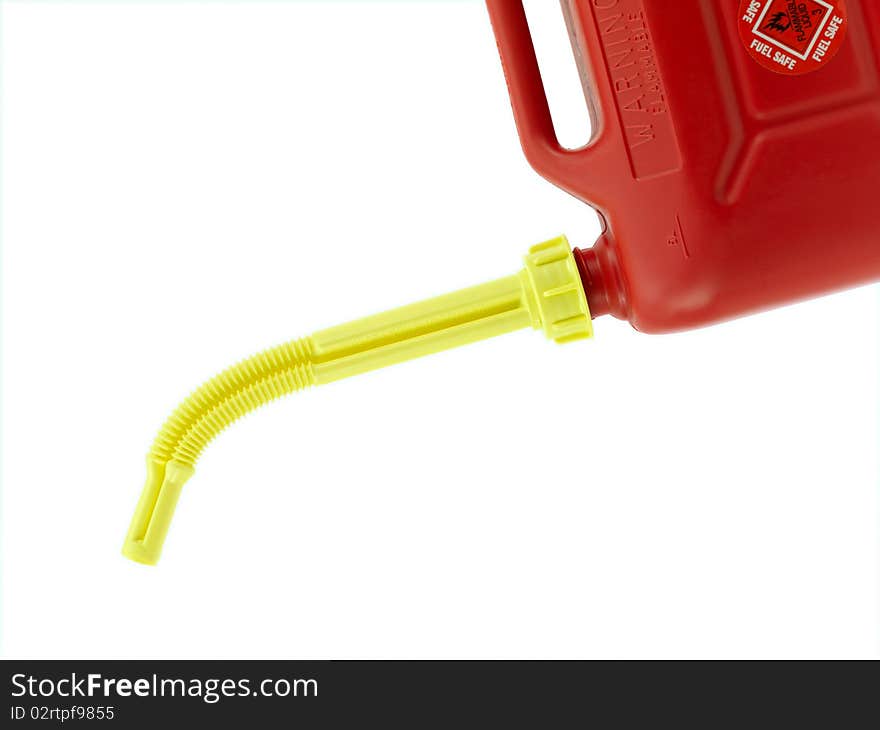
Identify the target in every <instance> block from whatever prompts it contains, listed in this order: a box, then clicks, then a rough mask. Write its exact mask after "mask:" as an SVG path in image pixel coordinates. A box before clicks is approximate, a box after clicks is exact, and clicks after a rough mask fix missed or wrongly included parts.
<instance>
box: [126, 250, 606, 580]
mask: <svg viewBox="0 0 880 730" xmlns="http://www.w3.org/2000/svg"><path fill="white" fill-rule="evenodd" d="M526 327H533V328H535V329H544V331H545V332H546V334H547V336H548V337H550V338H551V339H553V340H555V341H557V342H568V341H570V340H576V339H583V338H587V337H590V336H592V323H591V320H590V312H589V308H588V306H587V300H586V296H585V295H584V290H583V287H582V285H581V281H580V276H579V275H578V270H577V265H576V264H575V261H574V258H573V256H572V254H571V250H570V248H569V245H568V241H566V239H565V238H557V239H553V240H551V241H547V242H546V243H542V244H539V245H537V246H534V247H533V248H532V249H531V250H530V251H529V253H528V255H527V256H526V257H525V268H524V269H523V270H522V271H520V273H518V274H514V275H513V276H508V277H505V278H503V279H498V280H496V281H492V282H489V283H487V284H482V285H480V286H474V287H470V288H468V289H463V290H461V291H458V292H455V293H453V294H447V295H445V296H441V297H436V298H434V299H428V300H426V301H423V302H419V303H417V304H410V305H409V306H405V307H400V308H399V309H394V310H391V311H389V312H384V313H382V314H377V315H374V316H372V317H365V318H364V319H359V320H356V321H354V322H350V323H348V324H343V325H339V326H338V327H331V328H329V329H325V330H321V331H320V332H316V333H314V334H313V335H311V336H310V337H305V338H303V339H301V340H294V341H292V342H288V343H286V344H284V345H280V346H279V347H275V348H272V349H270V350H266V351H264V352H261V353H260V354H258V355H255V356H254V357H252V358H250V359H248V360H245V361H243V362H241V363H239V364H238V365H235V366H233V367H231V368H229V369H228V370H225V371H224V372H222V373H220V375H218V376H216V377H214V378H212V379H211V380H209V381H208V382H206V383H205V384H204V385H202V386H201V387H200V388H198V389H197V390H195V391H194V392H193V393H192V394H191V395H190V396H189V398H187V399H186V400H185V401H184V402H183V403H182V404H181V405H180V406H179V407H178V408H177V410H176V411H174V413H173V414H172V415H171V416H170V418H169V419H168V420H167V421H166V422H165V425H164V426H163V427H162V430H161V431H160V432H159V435H158V436H157V437H156V440H155V441H154V442H153V446H152V448H151V449H150V452H149V454H148V456H147V482H146V484H145V485H144V489H143V492H142V493H141V498H140V500H139V502H138V505H137V508H136V509H135V514H134V517H133V518H132V521H131V526H130V527H129V530H128V534H127V536H126V538H125V543H124V545H123V548H122V553H123V555H125V556H126V557H128V558H131V559H132V560H135V561H137V562H140V563H146V564H149V565H155V564H156V562H158V560H159V556H160V554H161V551H162V545H163V543H164V541H165V536H166V535H167V533H168V528H169V526H170V524H171V518H172V516H173V514H174V508H175V507H176V505H177V500H178V498H179V496H180V492H181V490H182V488H183V485H184V483H185V482H186V481H187V479H189V478H190V477H191V476H192V474H193V472H194V468H195V462H196V460H197V459H198V457H199V455H200V454H201V452H202V451H203V450H204V448H205V447H206V446H207V445H208V443H209V442H210V441H211V439H213V438H214V437H215V436H216V435H217V434H218V433H220V431H222V430H223V429H224V428H226V427H227V426H228V425H229V424H231V423H232V422H233V421H235V420H237V419H238V418H240V417H241V416H243V415H244V414H246V413H248V412H250V411H252V410H255V409H256V408H258V407H259V406H261V405H263V404H265V403H268V402H269V401H271V400H274V399H276V398H279V397H280V396H282V395H286V394H287V393H292V392H293V391H296V390H300V389H302V388H305V387H307V386H309V385H320V384H324V383H330V382H333V381H334V380H340V379H342V378H347V377H349V376H351V375H357V374H359V373H365V372H368V371H370V370H375V369H377V368H381V367H385V366H386V365H393V364H395V363H399V362H404V361H406V360H412V359H413V358H416V357H421V356H422V355H429V354H431V353H435V352H440V351H441V350H447V349H450V348H453V347H458V346H459V345H465V344H468V343H471V342H477V341H479V340H484V339H488V338H489V337H494V336H496V335H501V334H504V333H506V332H513V331H515V330H519V329H524V328H526Z"/></svg>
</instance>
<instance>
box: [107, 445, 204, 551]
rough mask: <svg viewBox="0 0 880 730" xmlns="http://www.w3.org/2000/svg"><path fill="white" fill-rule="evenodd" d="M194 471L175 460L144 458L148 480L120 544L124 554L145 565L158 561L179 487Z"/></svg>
mask: <svg viewBox="0 0 880 730" xmlns="http://www.w3.org/2000/svg"><path fill="white" fill-rule="evenodd" d="M194 471H195V470H194V469H193V468H192V467H191V466H188V465H185V464H179V463H178V462H176V461H169V462H168V463H167V464H161V463H159V462H156V461H152V460H150V459H148V460H147V481H146V484H144V489H143V491H142V492H141V498H140V500H139V501H138V505H137V508H136V509H135V512H134V517H133V518H132V520H131V525H130V526H129V528H128V534H127V535H126V537H125V542H124V543H123V545H122V554H123V555H124V556H125V557H126V558H128V559H129V560H134V561H135V562H136V563H143V564H144V565H155V564H156V563H158V562H159V556H160V555H161V554H162V545H163V544H164V542H165V536H166V535H167V534H168V528H169V527H170V526H171V518H172V517H173V516H174V508H175V507H176V506H177V500H178V499H179V497H180V491H181V490H182V489H183V485H184V484H185V483H186V481H187V479H189V478H190V477H191V476H192V475H193V472H194Z"/></svg>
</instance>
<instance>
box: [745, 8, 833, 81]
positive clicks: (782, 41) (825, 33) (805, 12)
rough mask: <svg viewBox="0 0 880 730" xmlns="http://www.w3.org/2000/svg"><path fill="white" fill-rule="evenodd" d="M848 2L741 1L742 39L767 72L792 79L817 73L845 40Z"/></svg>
mask: <svg viewBox="0 0 880 730" xmlns="http://www.w3.org/2000/svg"><path fill="white" fill-rule="evenodd" d="M846 24H847V13H846V2H845V0H742V2H741V3H740V19H739V35H740V38H741V39H742V42H743V44H744V45H745V47H746V50H747V51H748V52H749V55H750V56H751V57H752V58H754V59H755V60H756V61H757V62H758V63H759V64H761V65H762V66H764V68H767V69H770V70H771V71H775V72H777V73H781V74H788V75H792V76H796V75H800V74H805V73H810V72H811V71H817V70H819V69H820V68H822V67H823V66H826V65H827V64H828V63H829V62H830V61H831V59H832V58H834V56H835V55H836V54H837V52H838V51H839V50H840V47H841V46H842V45H843V42H844V39H845V37H846Z"/></svg>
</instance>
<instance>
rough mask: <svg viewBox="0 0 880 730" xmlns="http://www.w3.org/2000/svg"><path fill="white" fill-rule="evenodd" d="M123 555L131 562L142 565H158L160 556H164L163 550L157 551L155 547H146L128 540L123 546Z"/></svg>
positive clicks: (141, 543)
mask: <svg viewBox="0 0 880 730" xmlns="http://www.w3.org/2000/svg"><path fill="white" fill-rule="evenodd" d="M122 554H123V555H124V556H125V557H126V558H128V559H129V560H133V561H134V562H135V563H141V564H142V565H156V563H158V562H159V556H160V555H161V554H162V550H161V548H160V549H159V550H156V549H155V547H151V546H149V545H145V544H144V543H143V542H136V541H134V540H132V541H129V540H126V541H125V544H124V545H123V546H122Z"/></svg>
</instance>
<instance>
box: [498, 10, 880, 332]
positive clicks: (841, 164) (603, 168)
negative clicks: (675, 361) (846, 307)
mask: <svg viewBox="0 0 880 730" xmlns="http://www.w3.org/2000/svg"><path fill="white" fill-rule="evenodd" d="M562 6H563V12H564V15H565V17H566V22H567V23H568V27H569V32H570V35H571V40H572V44H573V47H574V54H575V58H576V60H577V63H578V66H579V69H580V73H581V77H582V79H583V83H584V87H585V89H586V94H587V98H588V102H589V106H590V109H591V116H592V121H593V138H592V140H591V141H590V142H589V144H587V145H586V146H585V147H583V148H581V149H576V150H569V149H565V148H563V147H562V146H561V145H560V144H559V142H558V141H557V138H556V134H555V132H554V129H553V123H552V120H551V116H550V111H549V108H548V104H547V100H546V97H545V94H544V87H543V84H542V81H541V76H540V72H539V69H538V63H537V60H536V58H535V52H534V48H533V45H532V40H531V37H530V34H529V27H528V24H527V21H526V16H525V13H524V11H523V7H522V4H521V2H520V0H489V1H488V7H489V12H490V16H491V19H492V24H493V27H494V30H495V34H496V37H497V41H498V46H499V50H500V52H501V57H502V61H503V64H504V68H505V74H506V77H507V82H508V87H509V91H510V97H511V100H512V103H513V110H514V116H515V118H516V123H517V126H518V130H519V134H520V137H521V140H522V145H523V148H524V150H525V153H526V156H527V158H528V160H529V162H530V163H531V164H532V165H533V166H534V168H535V169H536V170H537V171H538V172H539V173H540V174H541V175H543V176H544V177H546V178H547V179H548V180H550V181H551V182H553V183H555V184H556V185H558V186H560V187H561V188H563V189H565V190H566V191H568V192H569V193H571V194H573V195H575V196H576V197H578V198H580V199H581V200H583V201H584V202H586V203H588V204H590V205H591V206H593V207H594V208H595V209H596V210H597V211H598V213H599V214H600V216H601V218H602V221H603V226H604V230H603V234H602V236H601V237H600V239H599V240H598V242H597V243H596V244H595V245H594V246H593V247H592V248H590V249H586V250H579V251H577V252H576V258H577V260H578V266H579V267H580V271H581V276H582V278H583V281H584V286H585V288H586V292H587V297H588V300H589V305H590V309H591V311H592V313H593V315H594V316H598V315H601V314H605V313H611V314H613V315H614V316H616V317H619V318H621V319H626V320H629V321H630V322H631V323H632V324H633V326H635V327H636V328H637V329H639V330H641V331H644V332H668V331H674V330H680V329H684V328H689V327H696V326H701V325H706V324H709V323H712V322H716V321H719V320H724V319H728V318H731V317H736V316H739V315H743V314H747V313H750V312H755V311H758V310H762V309H767V308H770V307H775V306H778V305H782V304H786V303H789V302H793V301H796V300H799V299H803V298H806V297H812V296H816V295H819V294H823V293H826V292H831V291H834V290H838V289H842V288H846V287H851V286H855V285H859V284H863V283H868V282H871V281H876V280H878V279H880V234H878V227H880V201H878V195H880V2H878V0H848V1H847V2H843V1H842V0H827V1H826V0H797V1H795V0H745V1H744V2H741V0H674V1H672V0H564V1H563V3H562Z"/></svg>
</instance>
